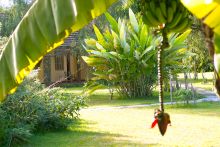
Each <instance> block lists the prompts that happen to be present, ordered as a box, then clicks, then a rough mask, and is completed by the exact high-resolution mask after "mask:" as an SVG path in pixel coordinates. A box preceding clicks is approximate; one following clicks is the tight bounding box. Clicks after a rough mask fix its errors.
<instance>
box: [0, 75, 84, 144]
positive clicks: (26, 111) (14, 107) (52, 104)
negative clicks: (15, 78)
mask: <svg viewBox="0 0 220 147" xmlns="http://www.w3.org/2000/svg"><path fill="white" fill-rule="evenodd" d="M84 105H85V101H84V98H83V97H82V96H77V97H73V96H72V95H71V94H66V93H65V94H63V93H60V92H59V88H53V89H47V88H44V85H42V84H41V83H40V82H39V81H38V80H36V78H28V79H26V80H25V81H24V82H23V84H21V86H19V88H18V89H17V91H16V92H15V93H14V94H13V95H9V96H8V97H7V99H6V100H5V101H4V102H3V103H2V104H0V117H1V120H0V123H1V124H2V125H0V144H1V145H7V146H12V145H13V144H19V143H22V142H27V141H28V138H29V137H30V136H31V135H32V134H33V133H34V132H37V131H49V130H57V129H63V128H66V127H67V126H68V124H69V123H70V122H72V120H73V119H75V118H77V117H78V115H79V110H80V108H81V107H82V106H84Z"/></svg>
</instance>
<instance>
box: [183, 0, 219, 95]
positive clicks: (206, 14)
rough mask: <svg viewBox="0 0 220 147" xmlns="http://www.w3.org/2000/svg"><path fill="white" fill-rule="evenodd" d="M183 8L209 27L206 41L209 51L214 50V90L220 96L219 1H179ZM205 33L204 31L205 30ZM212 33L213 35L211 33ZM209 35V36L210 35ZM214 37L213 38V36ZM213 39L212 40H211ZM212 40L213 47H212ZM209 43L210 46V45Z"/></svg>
mask: <svg viewBox="0 0 220 147" xmlns="http://www.w3.org/2000/svg"><path fill="white" fill-rule="evenodd" d="M181 2H182V3H183V4H184V6H185V7H186V8H187V9H188V10H189V11H191V12H192V13H193V14H194V15H195V16H196V17H198V18H200V19H202V20H203V23H205V24H206V25H208V26H209V28H210V29H211V31H210V30H209V29H208V33H207V37H208V38H207V41H208V43H209V49H210V50H214V52H213V54H214V55H212V56H213V58H214V66H215V73H216V76H217V80H216V89H217V92H218V94H220V78H219V77H220V43H219V42H220V19H219V16H220V1H219V0H196V1H193V0H181ZM205 31H206V30H205ZM212 31H213V33H212ZM210 34H211V35H210ZM213 35H214V36H213ZM213 37H214V38H213ZM213 40H214V45H213ZM210 43H211V44H210Z"/></svg>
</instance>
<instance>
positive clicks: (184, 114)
mask: <svg viewBox="0 0 220 147" xmlns="http://www.w3.org/2000/svg"><path fill="white" fill-rule="evenodd" d="M186 108H187V109H186ZM153 110H154V107H147V108H129V109H112V110H109V109H106V110H101V111H100V110H94V109H93V110H91V109H90V110H89V109H86V110H82V111H81V116H80V119H81V120H80V121H79V122H77V123H76V124H75V125H72V126H71V127H69V129H68V130H66V131H62V132H51V133H46V134H38V135H37V136H34V137H33V138H32V139H31V144H29V145H27V146H38V147H41V146H42V147H43V146H47V147H50V146H51V147H52V146H53V147H56V146H57V147H68V146H77V147H78V146H80V147H81V146H83V147H84V146H89V147H93V146H94V147H99V146H100V147H103V146H116V147H118V146H120V147H121V146H163V147H172V146H175V147H177V146H178V147H188V146H193V147H202V146H204V147H212V146H213V147H214V146H216V147H217V146H220V140H219V138H220V133H219V132H220V127H219V124H220V103H200V104H197V105H196V106H192V105H189V106H187V107H186V106H183V105H181V106H177V105H175V106H169V107H166V111H167V112H169V114H170V116H171V121H172V126H168V130H167V132H166V134H165V136H163V137H162V136H161V135H160V133H159V130H158V128H154V129H150V128H149V127H150V125H151V122H152V120H153Z"/></svg>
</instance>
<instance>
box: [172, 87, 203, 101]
mask: <svg viewBox="0 0 220 147" xmlns="http://www.w3.org/2000/svg"><path fill="white" fill-rule="evenodd" d="M199 97H200V95H199V94H198V93H197V92H196V91H192V90H189V89H178V90H176V91H175V92H174V98H175V99H176V101H180V102H182V101H183V102H184V103H185V104H189V101H190V100H194V99H198V98H199Z"/></svg>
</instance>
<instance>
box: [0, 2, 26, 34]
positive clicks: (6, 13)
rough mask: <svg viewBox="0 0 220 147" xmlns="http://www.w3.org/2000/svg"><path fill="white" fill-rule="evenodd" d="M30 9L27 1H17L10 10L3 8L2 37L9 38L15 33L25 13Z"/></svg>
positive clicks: (0, 32)
mask: <svg viewBox="0 0 220 147" xmlns="http://www.w3.org/2000/svg"><path fill="white" fill-rule="evenodd" d="M29 7H30V2H26V1H25V0H15V1H14V4H13V5H12V6H11V7H9V8H2V10H0V12H1V11H2V12H1V16H0V17H1V19H0V22H1V23H2V30H0V36H7V37H9V36H10V35H11V33H12V32H13V31H14V29H15V28H16V26H17V25H18V23H19V22H20V21H21V19H22V18H23V16H24V15H25V13H26V12H27V10H28V9H29Z"/></svg>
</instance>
